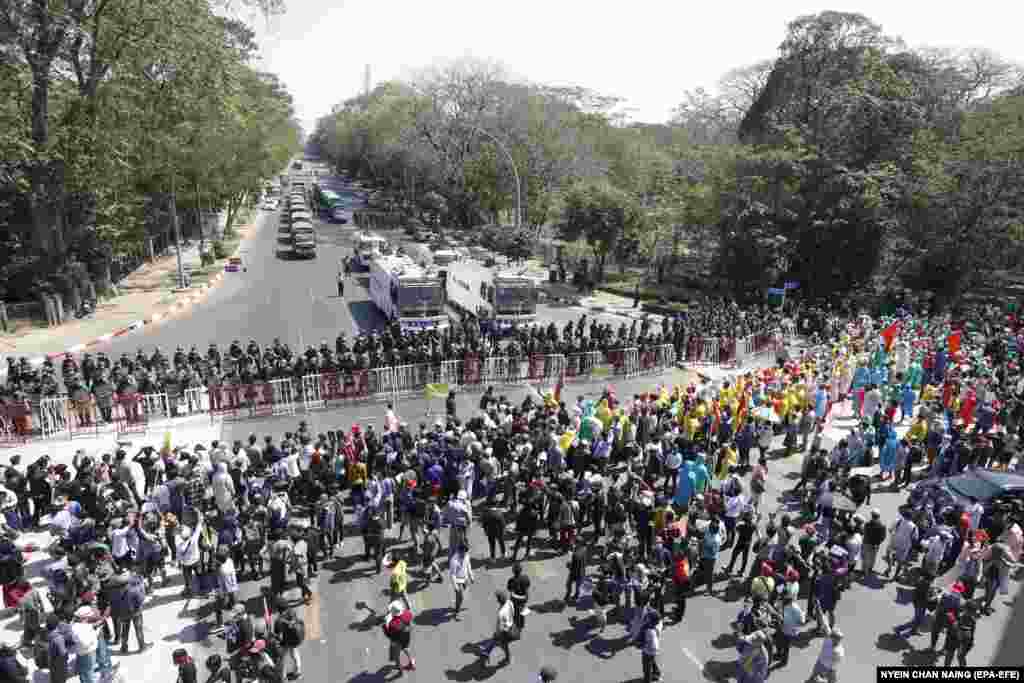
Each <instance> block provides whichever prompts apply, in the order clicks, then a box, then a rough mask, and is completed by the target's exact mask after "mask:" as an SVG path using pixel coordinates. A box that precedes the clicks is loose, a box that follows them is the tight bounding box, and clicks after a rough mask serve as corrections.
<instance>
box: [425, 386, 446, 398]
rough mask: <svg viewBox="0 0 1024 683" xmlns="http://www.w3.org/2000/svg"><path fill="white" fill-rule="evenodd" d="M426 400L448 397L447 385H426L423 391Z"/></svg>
mask: <svg viewBox="0 0 1024 683" xmlns="http://www.w3.org/2000/svg"><path fill="white" fill-rule="evenodd" d="M424 393H425V395H426V398H427V400H428V401H429V400H431V399H433V398H447V397H448V385H447V384H428V385H427V386H426V388H425V389H424Z"/></svg>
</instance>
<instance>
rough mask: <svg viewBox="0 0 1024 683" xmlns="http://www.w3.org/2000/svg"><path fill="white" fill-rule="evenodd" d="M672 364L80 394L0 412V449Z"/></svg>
mask: <svg viewBox="0 0 1024 683" xmlns="http://www.w3.org/2000/svg"><path fill="white" fill-rule="evenodd" d="M675 360H676V358H675V349H674V348H673V347H672V345H670V344H664V345H661V346H656V347H652V348H648V349H645V350H644V351H643V352H641V351H640V350H639V349H637V348H628V349H618V350H614V351H609V352H607V353H601V352H598V351H593V352H587V353H577V354H571V355H568V356H566V355H562V354H534V355H532V356H521V357H516V358H509V357H506V356H493V357H488V358H480V357H478V356H467V357H466V358H463V359H461V360H450V361H442V362H441V363H438V364H435V363H417V364H410V365H400V366H397V367H384V368H376V369H373V370H358V371H355V372H352V373H337V372H331V373H315V374H307V375H304V376H303V377H299V378H291V377H285V378H278V379H273V380H270V381H268V382H261V383H256V384H227V385H225V384H216V385H210V386H209V387H190V388H186V389H184V390H182V391H181V392H180V394H179V393H171V394H169V393H167V392H157V393H149V394H114V395H113V396H109V395H108V396H106V397H103V398H99V399H98V398H97V397H95V396H92V395H90V394H84V393H83V394H82V395H78V396H75V397H69V396H53V397H46V398H42V399H39V400H38V401H33V402H31V403H30V402H28V401H26V402H24V403H25V405H24V406H22V407H20V408H17V407H15V408H10V407H7V408H5V409H4V411H0V445H3V444H5V443H13V442H24V441H27V440H28V439H29V438H31V437H32V436H33V435H35V434H36V433H37V430H36V429H35V426H36V424H38V433H39V434H40V435H41V436H42V437H43V438H53V437H58V436H61V435H65V436H66V437H67V438H74V437H76V436H83V435H98V434H101V433H106V432H108V431H109V432H113V433H115V434H117V435H118V436H120V435H122V434H132V433H139V432H146V431H147V430H148V429H150V428H155V427H157V426H165V427H166V426H167V425H169V424H172V423H173V421H174V420H176V419H178V418H182V417H185V416H188V415H207V414H208V415H209V416H210V419H211V421H213V420H215V419H216V418H217V417H221V418H223V419H236V418H242V419H244V418H256V417H269V416H275V415H294V414H296V413H297V412H298V411H299V410H302V411H306V412H312V411H315V410H323V409H326V408H330V407H334V406H337V405H339V404H341V403H344V402H349V401H367V400H374V399H377V400H394V399H398V398H400V397H409V396H416V395H418V394H420V393H421V392H423V390H424V389H425V388H426V386H427V385H428V384H444V385H447V386H448V387H449V388H451V389H459V390H463V389H474V388H477V387H479V388H483V387H484V386H502V385H523V384H527V385H538V384H547V385H549V386H553V385H554V384H555V383H556V382H558V381H559V380H562V381H565V382H570V381H586V380H591V379H594V380H596V379H600V378H605V377H609V378H619V379H627V378H632V377H639V376H642V375H645V374H650V373H656V372H660V371H662V370H664V369H666V368H669V367H672V366H674V364H675ZM16 421H17V422H16ZM19 425H20V426H19ZM19 440H22V441H19Z"/></svg>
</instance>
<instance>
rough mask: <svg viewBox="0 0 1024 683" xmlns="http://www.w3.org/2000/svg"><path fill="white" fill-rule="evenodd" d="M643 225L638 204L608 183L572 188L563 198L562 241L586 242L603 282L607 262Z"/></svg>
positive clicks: (581, 184)
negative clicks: (580, 240) (592, 253)
mask: <svg viewBox="0 0 1024 683" xmlns="http://www.w3.org/2000/svg"><path fill="white" fill-rule="evenodd" d="M643 225H644V215H643V212H642V211H641V209H640V206H639V204H638V203H637V202H636V200H635V199H634V198H633V197H631V196H630V195H629V194H628V193H626V192H624V191H622V190H620V189H618V188H616V187H615V186H613V185H611V184H610V183H607V182H584V183H579V184H576V185H574V186H572V187H571V188H569V189H568V190H567V191H566V193H565V196H564V197H563V209H562V221H561V224H560V226H559V227H560V230H561V234H562V238H563V239H566V240H570V241H575V240H579V239H584V240H586V242H587V244H588V245H589V246H590V248H591V249H592V250H593V252H594V257H595V259H596V261H597V275H598V278H599V279H603V278H604V269H605V262H606V261H607V258H608V255H609V254H611V253H613V252H614V251H615V249H616V247H617V246H618V244H619V242H620V240H622V239H623V238H625V237H627V236H628V237H632V236H633V235H634V234H636V233H638V232H639V231H640V230H641V228H642V226H643Z"/></svg>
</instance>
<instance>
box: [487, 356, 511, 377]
mask: <svg viewBox="0 0 1024 683" xmlns="http://www.w3.org/2000/svg"><path fill="white" fill-rule="evenodd" d="M508 366H509V362H508V357H507V356H490V357H489V358H486V359H484V362H483V368H482V370H481V377H482V378H483V382H482V383H483V384H504V383H505V382H508Z"/></svg>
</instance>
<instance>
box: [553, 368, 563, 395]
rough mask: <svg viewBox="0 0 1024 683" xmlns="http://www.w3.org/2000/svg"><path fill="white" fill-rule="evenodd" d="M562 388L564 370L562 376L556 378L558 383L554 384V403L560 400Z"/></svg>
mask: <svg viewBox="0 0 1024 683" xmlns="http://www.w3.org/2000/svg"><path fill="white" fill-rule="evenodd" d="M563 386H565V371H564V370H563V371H562V374H561V375H559V376H558V382H556V383H555V401H556V402H558V401H561V400H562V387H563Z"/></svg>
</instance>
